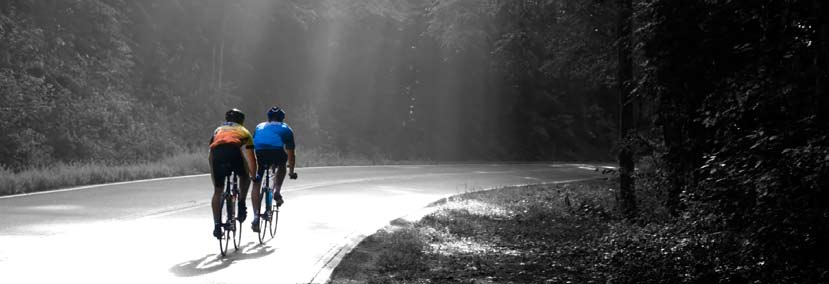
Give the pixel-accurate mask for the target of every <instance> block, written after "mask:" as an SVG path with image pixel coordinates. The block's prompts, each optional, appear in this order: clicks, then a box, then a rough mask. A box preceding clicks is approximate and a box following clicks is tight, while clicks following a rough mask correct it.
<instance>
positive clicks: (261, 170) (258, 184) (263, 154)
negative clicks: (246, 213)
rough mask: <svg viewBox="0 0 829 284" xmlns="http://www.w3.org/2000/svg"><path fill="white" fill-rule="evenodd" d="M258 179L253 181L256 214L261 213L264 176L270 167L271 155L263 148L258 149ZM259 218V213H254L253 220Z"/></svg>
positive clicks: (252, 195) (252, 196) (252, 200)
mask: <svg viewBox="0 0 829 284" xmlns="http://www.w3.org/2000/svg"><path fill="white" fill-rule="evenodd" d="M255 153H256V164H257V167H256V179H255V180H254V181H253V189H252V190H253V193H252V194H251V203H253V212H255V213H254V214H259V210H261V208H260V206H259V205H260V204H259V203H261V202H262V194H261V192H260V191H261V189H262V177H263V176H264V174H265V169H267V168H268V164H269V161H270V160H269V157H268V152H267V151H263V150H256V151H255ZM258 219H259V215H254V216H253V220H254V222H255V221H256V220H258Z"/></svg>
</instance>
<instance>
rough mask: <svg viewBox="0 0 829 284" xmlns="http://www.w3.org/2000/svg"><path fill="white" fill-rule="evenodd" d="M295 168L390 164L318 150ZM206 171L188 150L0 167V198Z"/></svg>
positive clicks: (203, 157) (200, 154) (201, 158)
mask: <svg viewBox="0 0 829 284" xmlns="http://www.w3.org/2000/svg"><path fill="white" fill-rule="evenodd" d="M297 156H298V158H297V160H298V166H300V167H309V166H343V165H378V164H391V163H393V161H391V160H390V159H388V158H385V157H382V156H377V157H362V156H358V155H347V154H342V153H338V152H329V151H322V150H319V149H302V150H300V151H298V153H297ZM208 171H209V166H208V162H207V153H206V151H203V150H202V151H199V150H190V151H185V152H181V153H178V154H175V155H173V156H170V157H167V158H164V159H161V160H158V161H152V162H140V163H133V164H110V163H102V162H82V163H80V162H79V163H57V164H54V165H52V166H48V167H39V168H30V169H26V170H22V171H12V170H9V169H5V168H2V167H0V195H10V194H20V193H30V192H37V191H44V190H51V189H59V188H67V187H72V186H81V185H89V184H100V183H108V182H119V181H129V180H139V179H148V178H160V177H170V176H179V175H189V174H203V173H207V172H208Z"/></svg>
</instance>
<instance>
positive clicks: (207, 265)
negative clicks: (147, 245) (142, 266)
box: [170, 242, 276, 277]
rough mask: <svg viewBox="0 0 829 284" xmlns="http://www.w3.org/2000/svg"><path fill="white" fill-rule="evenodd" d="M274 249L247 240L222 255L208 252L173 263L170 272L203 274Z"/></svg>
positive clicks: (262, 254) (254, 257) (265, 254)
mask: <svg viewBox="0 0 829 284" xmlns="http://www.w3.org/2000/svg"><path fill="white" fill-rule="evenodd" d="M274 251H276V250H275V249H274V248H273V247H271V246H269V245H268V244H263V245H260V244H259V242H248V243H247V244H244V245H242V246H240V247H239V249H238V250H236V251H233V249H230V250H228V252H227V255H225V256H224V257H222V256H221V255H220V254H218V253H215V254H208V255H205V256H204V257H201V258H198V259H194V260H188V261H185V262H182V263H179V264H176V265H173V267H170V272H172V273H173V274H175V275H176V276H180V277H191V276H199V275H204V274H208V273H213V272H216V271H219V270H222V269H225V268H227V267H230V265H231V264H233V263H235V262H239V261H242V260H246V259H257V258H261V257H264V256H267V255H269V254H272V253H273V252H274Z"/></svg>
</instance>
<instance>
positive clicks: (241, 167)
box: [228, 148, 250, 222]
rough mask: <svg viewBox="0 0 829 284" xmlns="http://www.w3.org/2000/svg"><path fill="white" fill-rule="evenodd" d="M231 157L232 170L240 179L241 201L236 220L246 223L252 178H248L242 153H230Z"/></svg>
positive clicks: (237, 151)
mask: <svg viewBox="0 0 829 284" xmlns="http://www.w3.org/2000/svg"><path fill="white" fill-rule="evenodd" d="M228 152H229V153H230V155H231V157H230V159H231V169H232V170H233V172H235V173H236V176H237V177H238V178H239V184H238V186H239V200H238V207H237V208H236V210H237V213H236V218H237V219H239V222H244V221H245V219H247V206H246V202H245V199H246V198H247V196H248V187H250V178H248V173H247V171H246V170H245V168H246V167H245V159H244V158H243V157H242V153H241V152H240V151H239V150H238V148H237V149H236V150H235V151H228Z"/></svg>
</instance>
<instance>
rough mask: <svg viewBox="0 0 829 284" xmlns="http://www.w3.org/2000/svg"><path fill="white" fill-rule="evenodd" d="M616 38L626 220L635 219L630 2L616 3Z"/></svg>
mask: <svg viewBox="0 0 829 284" xmlns="http://www.w3.org/2000/svg"><path fill="white" fill-rule="evenodd" d="M617 3H618V4H619V16H618V23H617V28H618V34H617V47H616V48H617V50H618V56H619V63H618V70H617V71H618V73H617V74H618V75H617V76H618V78H617V81H618V83H617V84H618V86H617V88H618V90H619V105H620V108H619V111H620V114H619V136H620V137H619V138H620V143H621V148H620V150H619V196H618V197H617V198H618V202H619V205H620V208H621V210H622V214H624V216H625V218H627V219H632V218H635V217H636V195H635V194H634V180H633V168H634V163H633V151H632V149H631V145H630V144H631V143H630V140H631V139H629V137H630V134H631V132H632V130H633V103H632V100H631V90H632V88H631V84H632V79H633V59H632V55H631V53H632V52H631V47H632V45H631V41H632V32H631V14H632V10H633V5H632V4H633V3H632V1H631V0H618V1H617Z"/></svg>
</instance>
